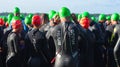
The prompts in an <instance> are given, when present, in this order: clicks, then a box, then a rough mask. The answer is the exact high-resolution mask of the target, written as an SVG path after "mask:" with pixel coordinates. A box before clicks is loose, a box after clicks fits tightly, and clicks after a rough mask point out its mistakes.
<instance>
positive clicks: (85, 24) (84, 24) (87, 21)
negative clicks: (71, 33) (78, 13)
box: [79, 17, 90, 29]
mask: <svg viewBox="0 0 120 67" xmlns="http://www.w3.org/2000/svg"><path fill="white" fill-rule="evenodd" d="M79 24H80V25H81V26H82V27H83V28H85V29H88V28H89V26H90V19H89V18H87V17H83V18H81V20H80V22H79Z"/></svg>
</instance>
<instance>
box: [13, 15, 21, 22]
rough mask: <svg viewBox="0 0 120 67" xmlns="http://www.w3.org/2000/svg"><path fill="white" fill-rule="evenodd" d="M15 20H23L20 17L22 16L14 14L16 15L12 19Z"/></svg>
mask: <svg viewBox="0 0 120 67" xmlns="http://www.w3.org/2000/svg"><path fill="white" fill-rule="evenodd" d="M14 20H21V19H20V17H18V16H14V17H13V18H12V21H14Z"/></svg>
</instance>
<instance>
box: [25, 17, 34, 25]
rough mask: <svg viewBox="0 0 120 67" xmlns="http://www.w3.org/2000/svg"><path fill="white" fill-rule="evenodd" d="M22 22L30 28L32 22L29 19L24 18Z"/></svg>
mask: <svg viewBox="0 0 120 67" xmlns="http://www.w3.org/2000/svg"><path fill="white" fill-rule="evenodd" d="M24 22H25V24H26V25H27V26H31V22H32V20H31V18H30V17H28V16H26V17H25V20H24Z"/></svg>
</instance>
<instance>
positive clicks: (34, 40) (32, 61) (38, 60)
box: [26, 28, 51, 67]
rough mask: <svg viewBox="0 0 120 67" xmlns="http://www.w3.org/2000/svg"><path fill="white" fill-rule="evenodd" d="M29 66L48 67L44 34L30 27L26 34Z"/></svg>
mask: <svg viewBox="0 0 120 67" xmlns="http://www.w3.org/2000/svg"><path fill="white" fill-rule="evenodd" d="M26 44H27V45H28V51H29V52H28V53H29V56H30V58H29V61H28V66H29V67H50V66H51V65H50V62H49V56H48V55H49V53H48V47H47V44H46V39H45V36H44V34H43V33H42V32H41V31H39V29H34V28H33V29H32V30H31V31H29V32H28V33H27V35H26Z"/></svg>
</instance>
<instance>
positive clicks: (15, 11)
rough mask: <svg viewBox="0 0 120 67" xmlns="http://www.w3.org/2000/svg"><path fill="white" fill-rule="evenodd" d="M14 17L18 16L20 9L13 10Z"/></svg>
mask: <svg viewBox="0 0 120 67" xmlns="http://www.w3.org/2000/svg"><path fill="white" fill-rule="evenodd" d="M14 16H20V9H19V8H18V7H15V8H14Z"/></svg>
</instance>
